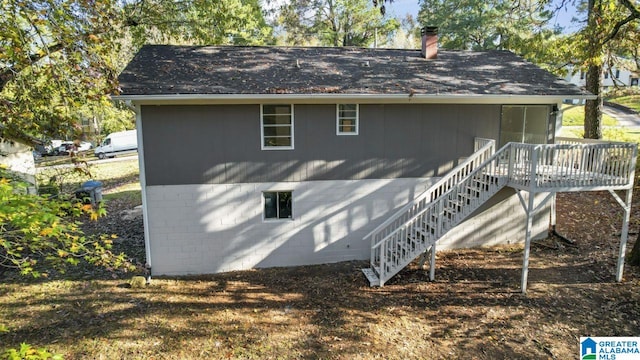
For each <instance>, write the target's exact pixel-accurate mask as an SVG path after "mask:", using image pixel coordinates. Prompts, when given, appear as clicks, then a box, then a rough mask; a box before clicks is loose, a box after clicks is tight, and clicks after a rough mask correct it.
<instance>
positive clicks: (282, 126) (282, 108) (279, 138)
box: [260, 105, 293, 150]
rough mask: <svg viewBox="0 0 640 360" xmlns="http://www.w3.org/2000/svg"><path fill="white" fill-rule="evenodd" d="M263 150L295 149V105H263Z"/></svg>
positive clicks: (261, 121) (261, 130)
mask: <svg viewBox="0 0 640 360" xmlns="http://www.w3.org/2000/svg"><path fill="white" fill-rule="evenodd" d="M260 112H261V114H260V134H261V137H262V150H287V149H293V105H262V107H261V108H260Z"/></svg>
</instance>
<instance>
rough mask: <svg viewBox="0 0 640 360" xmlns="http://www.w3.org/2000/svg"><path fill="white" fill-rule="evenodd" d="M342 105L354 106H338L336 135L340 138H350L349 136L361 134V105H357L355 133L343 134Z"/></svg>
mask: <svg viewBox="0 0 640 360" xmlns="http://www.w3.org/2000/svg"><path fill="white" fill-rule="evenodd" d="M340 105H352V104H336V135H339V136H343V135H344V136H349V135H358V133H359V132H360V104H355V105H356V124H355V128H356V131H355V132H341V131H340Z"/></svg>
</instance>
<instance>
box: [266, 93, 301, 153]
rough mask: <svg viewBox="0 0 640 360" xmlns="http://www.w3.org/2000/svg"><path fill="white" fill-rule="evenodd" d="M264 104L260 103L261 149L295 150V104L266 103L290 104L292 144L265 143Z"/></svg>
mask: <svg viewBox="0 0 640 360" xmlns="http://www.w3.org/2000/svg"><path fill="white" fill-rule="evenodd" d="M264 105H265V104H260V149H262V150H293V149H294V138H295V126H294V123H295V115H294V105H293V104H266V105H288V106H291V146H265V145H264Z"/></svg>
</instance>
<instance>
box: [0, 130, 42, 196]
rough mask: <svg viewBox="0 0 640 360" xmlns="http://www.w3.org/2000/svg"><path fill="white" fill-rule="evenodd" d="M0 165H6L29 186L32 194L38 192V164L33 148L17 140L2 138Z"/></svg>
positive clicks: (0, 141)
mask: <svg viewBox="0 0 640 360" xmlns="http://www.w3.org/2000/svg"><path fill="white" fill-rule="evenodd" d="M0 166H3V167H6V168H7V169H8V170H9V171H11V172H13V173H14V174H15V175H16V176H18V177H19V178H20V179H22V180H24V181H25V182H26V183H27V184H28V186H27V189H26V190H27V191H28V192H29V193H30V194H35V193H36V165H35V161H34V159H33V148H32V147H31V146H29V145H27V144H24V143H22V142H19V141H15V140H7V139H2V138H0Z"/></svg>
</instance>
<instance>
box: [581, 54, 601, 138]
mask: <svg viewBox="0 0 640 360" xmlns="http://www.w3.org/2000/svg"><path fill="white" fill-rule="evenodd" d="M586 85H587V90H588V91H589V92H591V93H592V94H593V95H595V96H597V97H596V99H595V100H587V102H586V104H585V107H584V137H585V139H602V93H601V91H600V89H601V87H602V65H590V66H589V69H588V70H587V84H586Z"/></svg>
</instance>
